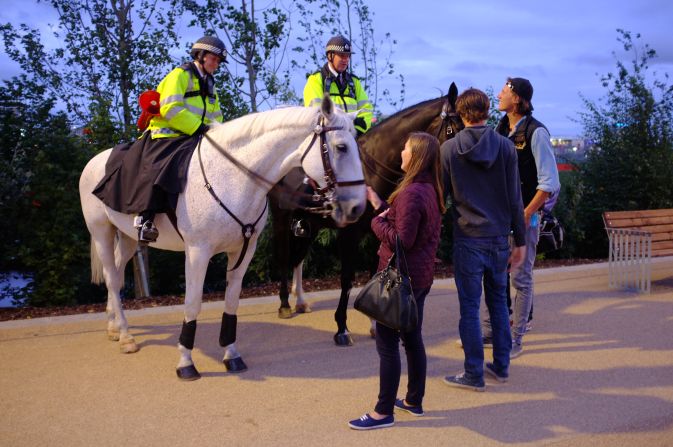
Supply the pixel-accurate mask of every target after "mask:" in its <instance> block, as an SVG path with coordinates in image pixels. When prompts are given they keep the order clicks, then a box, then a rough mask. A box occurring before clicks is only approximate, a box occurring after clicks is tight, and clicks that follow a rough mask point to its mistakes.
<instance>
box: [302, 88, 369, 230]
mask: <svg viewBox="0 0 673 447" xmlns="http://www.w3.org/2000/svg"><path fill="white" fill-rule="evenodd" d="M353 119H354V115H353V116H351V115H350V114H346V113H344V112H342V111H341V110H339V109H338V108H336V107H335V106H334V103H333V102H332V100H331V99H330V97H329V95H325V98H324V99H323V101H322V106H321V107H320V120H319V122H318V124H317V126H316V129H315V130H314V132H315V133H316V135H317V138H316V140H317V141H316V142H315V143H317V142H318V141H320V144H319V145H318V144H315V143H314V144H313V145H312V146H311V148H310V149H309V150H308V151H307V152H306V153H305V154H304V155H303V157H302V161H301V164H302V168H303V169H304V172H306V174H307V175H308V176H309V177H310V178H312V179H313V180H315V181H316V182H317V183H318V185H319V187H320V190H319V192H321V193H322V195H323V196H324V198H325V199H326V200H327V203H328V206H331V208H332V210H331V217H332V219H334V222H335V223H336V225H337V226H339V227H341V226H345V225H347V224H349V223H353V222H355V221H356V220H358V218H359V217H360V216H361V215H362V213H363V212H364V210H365V208H366V205H367V203H366V200H367V191H366V187H365V183H364V174H363V171H362V164H361V162H360V154H359V151H358V145H357V142H356V141H355V127H354V126H353Z"/></svg>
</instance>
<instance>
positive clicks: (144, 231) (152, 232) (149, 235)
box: [138, 220, 159, 242]
mask: <svg viewBox="0 0 673 447" xmlns="http://www.w3.org/2000/svg"><path fill="white" fill-rule="evenodd" d="M158 237H159V230H157V227H155V226H154V223H152V221H151V220H147V221H145V222H143V226H142V227H140V228H139V229H138V240H139V241H140V242H156V240H157V238H158Z"/></svg>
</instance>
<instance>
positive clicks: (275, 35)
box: [182, 0, 298, 116]
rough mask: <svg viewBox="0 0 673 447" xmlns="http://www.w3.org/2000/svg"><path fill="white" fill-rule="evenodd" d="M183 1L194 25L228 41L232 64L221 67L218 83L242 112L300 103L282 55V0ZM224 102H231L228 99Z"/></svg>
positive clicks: (285, 30)
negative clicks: (235, 0)
mask: <svg viewBox="0 0 673 447" xmlns="http://www.w3.org/2000/svg"><path fill="white" fill-rule="evenodd" d="M182 5H183V6H184V7H185V9H186V10H187V11H189V12H191V13H192V14H193V15H194V17H195V19H194V20H193V21H192V22H191V23H190V26H198V27H200V28H201V29H204V30H207V32H208V33H209V34H215V35H218V37H220V38H221V39H222V40H223V41H225V42H227V51H228V63H227V65H226V66H225V67H224V68H225V69H224V70H220V71H221V72H223V73H222V74H221V76H223V77H224V78H226V79H223V81H225V82H222V83H219V84H220V85H221V86H222V88H223V89H225V90H226V91H227V92H226V93H224V97H225V98H227V99H228V100H229V101H233V104H236V108H237V109H238V112H239V116H240V115H241V114H243V113H247V112H257V111H259V110H261V107H262V105H264V104H266V105H267V107H268V106H271V107H274V106H276V105H277V104H280V103H286V102H295V103H296V102H298V98H297V97H296V96H295V95H294V93H293V92H292V90H291V88H290V73H289V71H288V69H287V67H286V66H285V64H284V60H285V59H284V57H283V56H284V53H285V50H286V49H285V45H284V42H285V41H286V40H287V39H288V36H289V27H290V24H289V21H288V19H289V18H288V16H287V14H286V13H285V12H283V10H282V9H281V8H280V7H279V2H278V1H271V2H266V3H265V4H264V6H263V7H261V8H260V7H255V2H254V0H253V1H251V2H249V3H248V2H247V1H245V0H244V1H241V2H240V7H237V6H234V5H232V2H230V1H228V0H225V1H222V0H205V1H196V0H182ZM238 68H242V69H243V70H238ZM222 103H223V104H224V105H225V107H230V106H231V103H229V102H228V101H222Z"/></svg>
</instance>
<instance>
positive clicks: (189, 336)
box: [180, 320, 196, 350]
mask: <svg viewBox="0 0 673 447" xmlns="http://www.w3.org/2000/svg"><path fill="white" fill-rule="evenodd" d="M195 336H196V320H192V321H190V322H189V323H187V322H185V321H183V322H182V332H180V344H181V345H182V346H184V347H185V348H187V349H189V350H192V349H194V337H195Z"/></svg>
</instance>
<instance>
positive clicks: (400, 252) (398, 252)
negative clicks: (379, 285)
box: [391, 235, 409, 276]
mask: <svg viewBox="0 0 673 447" xmlns="http://www.w3.org/2000/svg"><path fill="white" fill-rule="evenodd" d="M393 257H394V258H395V266H396V268H397V271H398V272H400V273H403V274H405V275H406V276H409V267H408V266H407V257H406V256H405V255H404V248H402V241H400V237H399V236H398V235H395V254H394V255H393ZM400 258H401V259H402V263H403V264H404V271H403V270H401V268H400ZM391 261H392V259H391Z"/></svg>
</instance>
